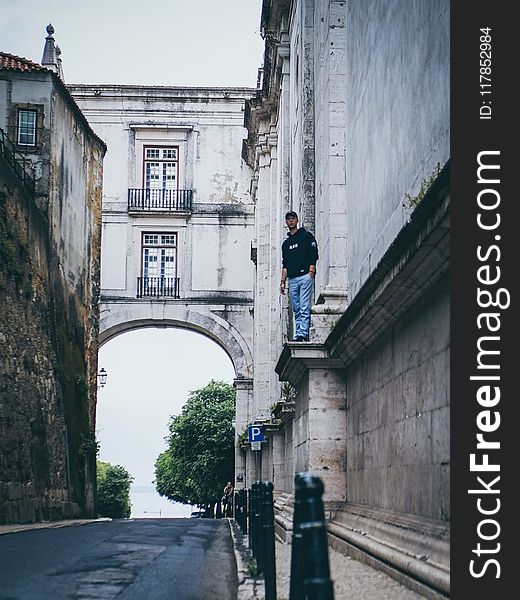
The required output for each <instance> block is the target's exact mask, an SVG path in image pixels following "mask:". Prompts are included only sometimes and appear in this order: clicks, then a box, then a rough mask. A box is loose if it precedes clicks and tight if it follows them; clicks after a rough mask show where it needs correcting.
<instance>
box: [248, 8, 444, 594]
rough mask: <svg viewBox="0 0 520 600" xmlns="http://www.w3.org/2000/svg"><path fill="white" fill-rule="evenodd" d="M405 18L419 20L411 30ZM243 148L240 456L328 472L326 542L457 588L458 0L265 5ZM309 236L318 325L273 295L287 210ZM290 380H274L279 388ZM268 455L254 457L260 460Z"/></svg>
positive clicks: (284, 495) (283, 490) (272, 469)
mask: <svg viewBox="0 0 520 600" xmlns="http://www.w3.org/2000/svg"><path fill="white" fill-rule="evenodd" d="M411 32H413V34H412V33H411ZM262 34H263V37H264V38H265V40H266V51H265V59H264V65H263V69H262V71H261V76H262V80H261V85H260V89H259V90H258V91H257V94H256V96H255V97H254V98H253V99H252V100H251V101H250V102H248V104H247V106H246V125H247V128H248V140H247V143H246V145H245V148H244V151H243V156H244V158H245V159H246V161H247V163H248V164H249V165H250V166H251V167H252V169H253V179H252V188H251V189H252V196H253V200H254V202H255V210H256V238H255V249H256V253H255V261H256V283H255V322H254V333H255V337H254V348H255V352H254V395H253V405H252V410H251V411H250V413H251V416H252V417H253V418H252V421H251V422H256V423H261V424H263V425H264V430H265V432H266V434H267V441H266V442H265V443H263V445H262V450H261V452H257V451H253V450H251V448H250V447H249V445H248V444H247V443H245V444H243V453H244V455H245V457H246V458H245V460H246V464H247V466H248V469H249V470H250V471H251V472H254V473H255V474H256V475H257V477H258V478H262V479H270V480H272V481H273V483H274V487H275V492H276V494H277V496H278V501H277V517H276V520H277V527H278V533H279V534H280V535H281V536H282V537H285V538H286V539H289V537H290V536H289V532H290V529H291V519H292V502H293V490H294V488H293V481H294V475H295V474H296V473H298V472H301V471H312V472H313V473H315V474H316V475H318V476H319V477H321V478H322V480H323V482H324V484H325V494H324V501H325V506H326V510H327V515H328V519H329V524H328V527H329V539H330V542H331V544H333V545H334V546H335V547H336V548H339V549H341V550H343V551H345V552H347V553H350V554H352V555H353V556H355V557H357V558H362V559H363V560H366V561H367V562H370V563H372V564H374V565H376V566H378V567H379V568H384V569H385V570H387V571H388V572H389V573H391V574H392V575H393V576H395V577H397V578H399V579H401V581H403V582H404V583H406V584H407V585H409V586H410V587H412V588H413V589H416V590H417V591H419V592H421V593H423V594H424V595H426V596H427V597H430V598H440V597H445V596H446V595H447V594H449V468H450V467H449V463H450V457H449V411H450V408H449V407H450V398H449V348H450V334H449V279H448V273H449V3H448V2H447V1H446V0H434V1H431V2H427V3H424V2H414V1H412V0H401V1H397V2H392V3H381V2H377V1H375V0H374V1H367V2H362V3H361V2H350V3H347V2H345V1H344V0H320V1H319V0H264V2H263V11H262ZM290 209H292V210H295V211H296V212H298V214H299V215H300V224H301V225H303V226H305V228H306V229H309V230H310V231H312V232H313V233H314V234H315V236H316V238H317V241H318V245H319V249H320V259H319V261H318V264H317V276H316V279H315V293H314V306H313V309H312V322H311V340H310V342H308V343H294V342H290V341H288V340H290V339H291V338H292V335H291V334H292V329H291V316H290V312H289V307H288V306H287V299H286V298H284V297H281V296H280V294H279V291H278V285H279V281H280V273H281V252H280V247H281V243H282V241H283V239H284V238H285V234H286V229H285V224H284V214H285V212H286V211H287V210H290ZM282 384H283V385H282ZM259 455H260V456H259Z"/></svg>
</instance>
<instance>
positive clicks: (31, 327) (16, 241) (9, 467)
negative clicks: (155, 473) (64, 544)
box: [0, 167, 80, 523]
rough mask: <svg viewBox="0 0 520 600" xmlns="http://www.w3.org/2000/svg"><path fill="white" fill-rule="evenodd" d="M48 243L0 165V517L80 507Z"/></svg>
mask: <svg viewBox="0 0 520 600" xmlns="http://www.w3.org/2000/svg"><path fill="white" fill-rule="evenodd" d="M49 245H50V244H49V239H48V234H47V223H46V219H45V217H44V216H43V215H42V213H41V212H40V211H39V210H38V209H37V208H36V205H35V203H34V202H33V200H32V199H31V198H30V197H28V196H27V195H26V194H25V193H24V192H23V191H22V190H21V189H20V188H19V187H18V185H17V184H16V183H15V182H13V180H11V179H10V178H9V175H8V173H6V172H5V170H4V169H3V168H1V167H0V523H17V522H28V521H36V520H41V519H53V518H59V517H64V516H65V517H66V516H74V515H77V514H79V512H80V508H79V504H78V498H77V497H76V498H75V497H74V496H71V495H69V485H68V481H69V477H70V472H69V466H68V463H67V454H68V453H67V430H66V420H65V414H64V406H63V394H62V390H61V387H60V385H59V374H60V365H59V363H58V359H57V354H56V341H57V340H56V317H57V315H56V313H55V312H54V309H53V299H54V298H53V296H54V295H53V292H52V283H51V280H50V277H49V270H48V265H49V258H50V256H49ZM71 500H72V502H71ZM74 500H76V501H74Z"/></svg>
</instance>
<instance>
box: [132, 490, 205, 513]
mask: <svg viewBox="0 0 520 600" xmlns="http://www.w3.org/2000/svg"><path fill="white" fill-rule="evenodd" d="M130 502H131V503H132V514H131V515H130V517H131V518H134V519H143V518H150V519H158V518H159V517H161V518H162V517H189V516H190V513H191V511H192V507H191V506H190V505H189V504H180V503H179V502H172V501H170V500H167V499H166V498H164V497H163V496H159V494H158V493H157V491H156V489H155V487H154V486H153V485H132V486H131V487H130ZM193 510H196V508H195V507H193Z"/></svg>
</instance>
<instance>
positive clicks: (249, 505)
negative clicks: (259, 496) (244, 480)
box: [247, 488, 253, 552]
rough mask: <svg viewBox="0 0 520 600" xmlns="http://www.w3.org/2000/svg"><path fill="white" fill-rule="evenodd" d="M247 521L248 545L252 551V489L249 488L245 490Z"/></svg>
mask: <svg viewBox="0 0 520 600" xmlns="http://www.w3.org/2000/svg"><path fill="white" fill-rule="evenodd" d="M247 498H248V503H247V523H248V538H249V547H250V548H251V552H252V551H253V490H252V489H251V488H249V489H248V490H247Z"/></svg>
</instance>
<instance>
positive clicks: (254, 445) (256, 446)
mask: <svg viewBox="0 0 520 600" xmlns="http://www.w3.org/2000/svg"><path fill="white" fill-rule="evenodd" d="M261 449H262V442H251V450H261Z"/></svg>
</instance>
